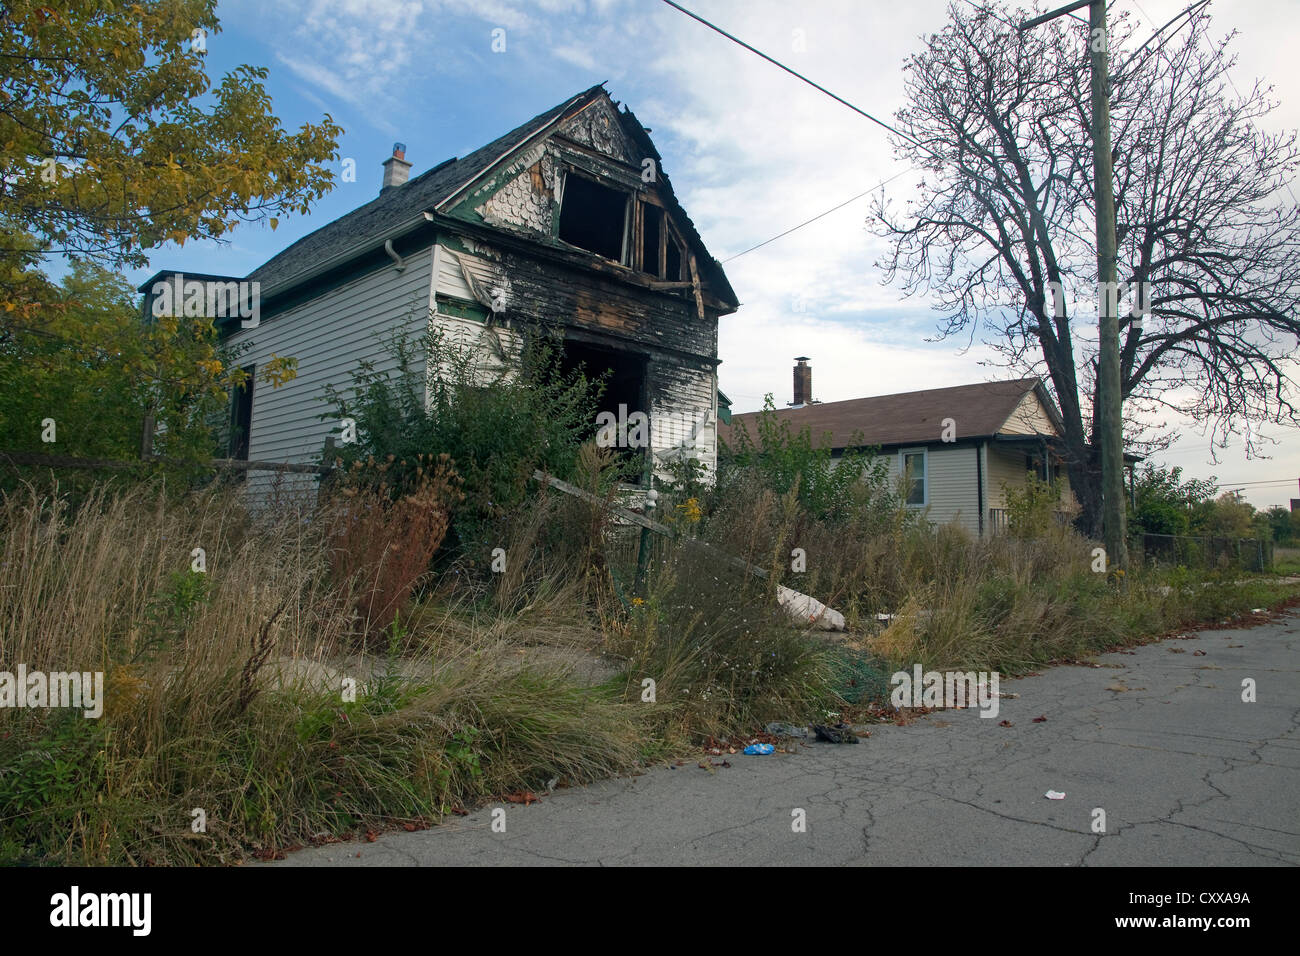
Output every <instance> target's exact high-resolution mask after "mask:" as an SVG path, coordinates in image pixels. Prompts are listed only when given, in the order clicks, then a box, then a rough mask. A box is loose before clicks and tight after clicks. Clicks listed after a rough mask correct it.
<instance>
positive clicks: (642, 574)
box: [632, 448, 659, 598]
mask: <svg viewBox="0 0 1300 956" xmlns="http://www.w3.org/2000/svg"><path fill="white" fill-rule="evenodd" d="M653 458H654V450H653V449H650V448H647V449H646V464H645V468H644V469H643V471H642V473H641V474H642V479H643V480H644V481H645V484H646V488H647V489H649V490H648V491H646V494H645V510H646V517H647V518H648V517H650V512H651V511H653V510H654V508H655V504H656V502H655V499H656V498H658V497H659V495H658V494H657V493H656V492H655V490H654V463H653ZM649 568H650V529H649V528H647V527H644V526H643V527H642V528H641V542H640V546H639V547H638V548H637V553H636V577H634V578H633V579H632V594H633V595H634V596H635V597H639V598H644V597H645V584H646V573H647V571H648V570H649Z"/></svg>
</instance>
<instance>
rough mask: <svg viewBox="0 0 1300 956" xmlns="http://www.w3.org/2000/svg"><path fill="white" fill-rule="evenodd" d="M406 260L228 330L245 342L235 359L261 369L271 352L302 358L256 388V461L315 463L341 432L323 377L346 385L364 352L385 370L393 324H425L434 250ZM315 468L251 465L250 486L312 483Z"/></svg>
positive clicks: (419, 327) (416, 327)
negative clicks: (286, 470)
mask: <svg viewBox="0 0 1300 956" xmlns="http://www.w3.org/2000/svg"><path fill="white" fill-rule="evenodd" d="M405 262H406V268H405V269H404V270H403V271H402V272H400V273H399V272H397V271H396V269H395V268H394V267H393V266H392V265H391V264H388V265H385V266H383V267H382V268H380V269H377V270H375V271H374V272H370V273H368V274H366V275H363V276H360V277H358V278H356V279H353V280H351V281H350V282H348V283H346V284H345V285H342V286H339V287H338V288H336V289H331V290H330V291H328V292H326V293H324V294H323V295H321V296H318V297H317V298H315V299H312V300H311V301H309V302H305V303H303V304H301V305H298V306H295V307H294V308H292V309H290V310H288V311H286V312H281V313H279V314H277V315H274V316H272V317H271V318H269V319H265V320H263V321H262V323H261V324H260V325H259V326H258V327H257V328H253V329H244V330H240V331H239V332H237V333H236V334H235V335H233V336H231V338H230V342H231V343H232V344H240V343H248V344H249V349H248V351H246V352H245V353H244V354H243V355H241V356H240V357H239V359H238V361H239V364H240V365H243V366H247V365H251V364H254V363H256V365H257V367H258V368H259V369H260V368H261V367H262V366H263V365H264V364H265V363H266V362H268V361H269V360H270V358H271V356H272V355H273V354H274V355H279V356H287V357H291V358H295V359H297V360H298V377H297V378H295V379H294V380H293V381H291V382H289V383H288V384H286V385H282V386H281V387H280V388H278V389H277V388H272V387H271V386H270V385H268V384H264V383H258V385H257V387H256V388H255V389H254V391H253V424H252V429H251V435H250V439H249V451H248V457H249V458H250V459H253V460H256V461H275V462H294V463H310V462H314V461H316V460H318V457H319V455H320V453H321V451H322V449H323V447H324V444H325V438H326V436H327V435H330V434H336V433H337V432H338V422H337V421H336V420H322V419H321V418H320V416H321V415H322V414H324V413H330V412H332V409H331V407H330V406H329V405H328V404H327V403H326V402H325V401H323V398H324V389H325V386H326V385H333V386H334V387H335V388H337V389H340V390H343V391H346V390H347V388H348V387H349V386H350V385H351V381H352V379H351V373H352V372H353V371H355V369H356V367H357V363H358V361H359V360H361V359H363V358H364V359H370V360H372V361H373V362H375V365H376V368H378V369H380V370H384V369H391V368H393V367H394V366H395V363H394V361H393V360H392V358H391V356H390V355H389V353H388V352H387V351H385V350H384V349H383V347H382V346H381V344H380V342H381V341H382V340H383V339H384V338H386V337H387V336H388V335H390V334H391V333H392V332H394V331H396V330H399V329H400V330H402V331H403V332H405V333H407V334H419V333H421V332H423V331H424V329H425V328H426V327H427V323H428V318H429V312H428V309H429V290H430V278H431V269H432V255H431V252H430V250H429V249H424V250H422V251H420V252H416V253H413V254H411V255H409V256H407V257H406V260H405ZM314 482H315V478H314V477H313V476H311V475H290V474H286V475H278V474H276V473H273V472H262V471H254V472H250V473H249V478H248V487H249V490H250V491H251V492H253V493H255V494H256V493H259V492H264V491H267V490H269V488H270V487H271V485H272V484H277V485H279V486H280V487H282V488H285V487H301V488H310V487H312V486H313V485H314Z"/></svg>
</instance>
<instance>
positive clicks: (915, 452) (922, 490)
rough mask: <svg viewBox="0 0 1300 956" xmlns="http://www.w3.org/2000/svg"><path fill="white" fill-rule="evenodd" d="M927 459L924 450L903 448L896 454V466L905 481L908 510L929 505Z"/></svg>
mask: <svg viewBox="0 0 1300 956" xmlns="http://www.w3.org/2000/svg"><path fill="white" fill-rule="evenodd" d="M927 458H928V455H927V454H926V450H925V449H924V448H905V449H903V450H902V451H900V452H899V453H898V459H899V460H898V464H899V467H900V468H901V469H902V474H903V475H904V477H905V478H906V480H907V485H906V488H907V497H906V502H907V506H908V507H909V508H924V507H925V506H926V505H927V504H929V494H928V487H929V484H928V481H927V479H928V474H927V471H928V469H927V465H928V462H927V460H926V459H927Z"/></svg>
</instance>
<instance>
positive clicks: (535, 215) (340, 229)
mask: <svg viewBox="0 0 1300 956" xmlns="http://www.w3.org/2000/svg"><path fill="white" fill-rule="evenodd" d="M551 136H556V137H558V138H559V139H561V140H564V141H568V142H572V143H574V144H576V147H577V148H582V149H587V150H591V151H592V152H594V153H596V154H599V155H600V156H601V157H604V158H607V159H609V160H612V161H614V162H615V163H616V164H621V165H623V166H625V167H626V169H627V174H628V176H629V177H638V178H637V181H639V173H640V169H641V168H642V167H641V163H642V162H643V161H644V159H646V158H649V159H653V161H654V169H655V172H656V181H657V183H658V189H657V190H656V192H657V194H658V195H660V196H661V197H663V201H664V205H665V207H666V209H668V211H669V214H670V215H671V216H672V219H673V222H674V224H675V225H676V226H677V229H678V232H679V233H680V234H681V235H682V238H683V239H684V240H685V241H686V242H687V243H688V244H689V245H690V247H691V249H692V250H693V251H694V252H695V253H696V257H697V260H698V262H699V265H700V272H701V280H702V281H703V282H704V283H705V284H706V285H707V286H709V287H711V288H712V290H713V291H714V293H715V294H716V295H717V296H718V297H719V298H720V299H722V300H723V301H724V302H728V303H731V304H732V307H733V308H734V307H735V305H738V304H739V301H738V300H737V298H736V296H735V293H734V292H733V291H732V289H731V285H730V283H729V282H728V281H727V278H726V275H725V274H724V273H723V271H722V267H721V266H720V265H719V264H718V263H717V261H716V260H714V259H713V258H712V256H710V255H709V254H708V251H707V250H706V249H705V248H704V242H703V240H702V239H701V238H700V236H699V233H698V231H697V230H696V229H695V225H694V223H692V222H691V220H690V218H689V217H688V216H687V215H686V213H685V210H683V209H682V208H681V206H680V204H679V203H678V202H677V200H676V198H675V197H674V196H673V195H672V189H671V185H670V184H669V183H668V180H667V176H665V175H663V173H662V170H661V168H660V165H659V164H660V156H659V153H658V151H657V150H656V149H655V148H654V145H653V143H651V142H650V139H649V137H648V135H646V132H645V130H644V128H643V127H642V126H641V125H640V123H638V122H637V121H636V118H635V116H633V114H632V113H631V111H630V110H628V109H626V107H624V108H623V110H622V111H619V110H618V109H616V108H615V105H614V103H613V101H612V100H611V99H610V97H609V94H608V93H607V92H606V91H605V89H604V86H603V85H598V86H593V87H592V88H591V89H588V90H586V91H584V92H582V93H580V94H578V95H577V96H574V97H572V98H570V99H568V100H566V101H565V102H563V103H561V104H559V105H557V106H555V107H552V108H551V109H549V110H547V111H545V112H544V113H540V114H538V115H537V116H535V117H533V118H532V119H531V120H529V121H528V122H526V123H524V124H522V125H520V126H518V127H516V128H515V129H513V130H511V131H510V132H509V133H507V134H505V135H504V136H501V137H499V138H498V139H496V140H494V141H492V142H491V143H488V144H487V145H486V146H483V147H482V148H480V149H477V150H475V151H474V152H472V153H470V154H469V155H468V156H465V157H463V158H460V159H450V160H447V161H445V162H443V163H440V164H439V165H437V166H435V167H433V168H432V169H430V170H428V171H427V172H424V173H422V174H421V175H419V176H416V177H415V178H413V179H411V180H409V181H408V182H406V183H405V184H403V185H401V186H399V187H396V188H393V189H389V190H387V191H385V192H383V193H381V194H380V195H379V196H377V197H375V198H374V199H372V200H371V201H370V202H368V203H366V204H365V205H363V206H361V207H359V208H358V209H355V210H353V211H352V212H350V213H347V214H346V215H344V216H342V217H340V218H338V219H336V220H334V221H333V222H331V223H329V224H327V225H325V226H323V227H321V228H320V229H317V230H316V231H315V232H313V233H310V234H309V235H307V236H304V237H303V238H302V239H299V240H298V241H297V242H295V243H294V244H293V245H291V246H289V248H287V249H285V250H284V251H283V252H281V253H279V254H278V255H276V256H274V257H273V258H271V259H270V260H268V261H267V262H265V263H263V264H262V265H261V266H259V267H258V268H256V269H255V270H253V272H252V273H250V274H249V276H248V278H249V279H253V280H257V281H260V282H261V283H262V284H263V286H264V295H265V294H278V293H280V292H282V291H285V290H287V289H289V288H291V287H293V286H295V285H297V284H298V283H300V282H302V281H304V280H305V279H306V278H308V277H309V276H310V275H312V274H313V273H314V272H315V271H318V270H319V268H320V267H321V265H322V264H323V263H327V262H330V261H331V260H338V261H339V264H340V265H341V264H342V263H343V262H345V261H347V260H348V259H349V258H351V256H352V255H354V254H359V253H361V252H363V251H364V250H366V249H367V248H369V247H371V246H373V245H375V244H376V243H382V241H383V240H384V239H385V238H387V237H391V236H393V234H394V233H395V232H396V231H397V230H400V229H401V228H403V227H404V226H407V225H409V224H412V223H415V222H418V221H419V220H420V218H421V217H422V216H423V215H424V214H426V213H429V212H435V211H436V212H440V213H443V214H450V215H453V216H456V217H458V218H465V219H472V220H474V221H476V222H481V223H484V224H486V225H489V226H492V227H494V228H500V229H509V230H510V231H514V232H524V233H531V238H533V239H536V240H539V241H543V242H546V241H549V238H550V220H549V216H550V214H551V208H550V205H549V196H551V195H553V194H554V188H555V180H554V177H555V173H554V171H553V169H548V165H547V164H546V163H545V162H544V161H543V157H544V155H545V149H544V145H543V144H544V142H545V141H546V140H547V139H548V138H550V137H551ZM631 181H633V180H632V179H629V182H631Z"/></svg>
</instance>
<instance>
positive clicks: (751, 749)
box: [745, 744, 776, 757]
mask: <svg viewBox="0 0 1300 956" xmlns="http://www.w3.org/2000/svg"><path fill="white" fill-rule="evenodd" d="M775 749H776V748H775V747H773V746H772V745H771V744H750V745H749V746H748V747H746V748H745V753H747V754H749V755H750V756H751V757H753V756H760V755H762V754H770V753H771V752H772V751H773V750H775Z"/></svg>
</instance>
